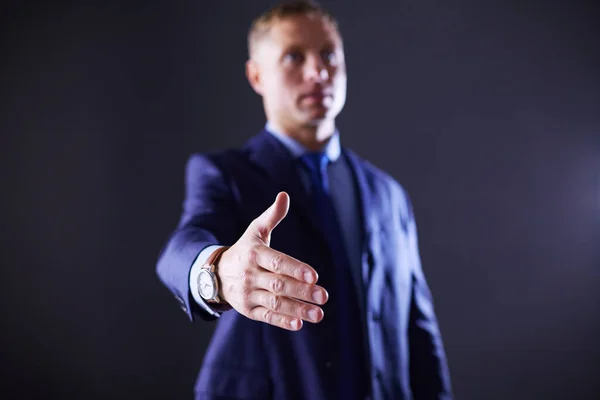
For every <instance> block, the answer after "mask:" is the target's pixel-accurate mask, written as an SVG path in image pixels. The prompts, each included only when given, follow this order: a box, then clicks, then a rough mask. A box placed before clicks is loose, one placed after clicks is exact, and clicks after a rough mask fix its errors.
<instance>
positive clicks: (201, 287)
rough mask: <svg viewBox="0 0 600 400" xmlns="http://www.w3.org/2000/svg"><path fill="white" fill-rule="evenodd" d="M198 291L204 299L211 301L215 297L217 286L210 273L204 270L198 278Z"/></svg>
mask: <svg viewBox="0 0 600 400" xmlns="http://www.w3.org/2000/svg"><path fill="white" fill-rule="evenodd" d="M198 291H199V292H200V296H202V298H203V299H207V300H210V299H212V298H213V297H214V296H215V285H214V282H213V278H212V276H211V274H210V272H208V271H206V270H203V271H200V276H199V277H198Z"/></svg>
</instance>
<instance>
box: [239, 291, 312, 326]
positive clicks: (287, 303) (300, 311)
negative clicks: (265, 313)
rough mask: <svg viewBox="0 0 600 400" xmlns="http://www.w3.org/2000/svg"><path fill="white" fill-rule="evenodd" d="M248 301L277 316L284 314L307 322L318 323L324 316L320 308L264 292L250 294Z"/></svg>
mask: <svg viewBox="0 0 600 400" xmlns="http://www.w3.org/2000/svg"><path fill="white" fill-rule="evenodd" d="M250 301H251V302H252V304H256V305H258V306H263V307H265V308H268V309H269V310H271V311H274V312H275V313H277V314H284V315H287V316H290V317H292V318H300V319H303V320H305V321H309V322H319V321H321V320H322V319H323V315H324V313H323V310H322V309H321V308H320V307H317V306H314V305H311V304H307V303H304V302H302V301H299V300H295V299H291V298H289V297H284V296H278V295H276V294H273V293H271V292H269V291H266V290H255V291H254V292H252V295H251V296H250Z"/></svg>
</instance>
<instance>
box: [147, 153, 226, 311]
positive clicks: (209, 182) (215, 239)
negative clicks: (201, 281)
mask: <svg viewBox="0 0 600 400" xmlns="http://www.w3.org/2000/svg"><path fill="white" fill-rule="evenodd" d="M235 209H236V205H235V199H234V197H233V194H232V192H231V190H230V188H229V186H228V185H227V180H226V178H225V176H224V175H223V173H222V172H221V171H220V170H219V168H217V166H216V165H215V163H214V162H212V161H210V160H209V159H208V158H207V157H205V156H200V155H193V156H192V157H190V159H189V160H188V163H187V166H186V172H185V200H184V203H183V211H182V214H181V218H180V220H179V223H178V225H177V228H176V229H175V231H174V232H173V234H172V235H171V237H170V238H169V239H168V241H167V243H166V245H165V246H164V248H163V250H162V252H161V254H160V256H159V258H158V262H157V266H156V271H157V274H158V276H159V279H160V280H161V282H162V283H163V284H164V285H165V286H166V287H167V288H168V289H169V290H170V291H171V292H172V293H173V295H174V296H175V298H176V299H177V301H178V302H179V304H180V307H181V308H182V310H183V311H184V312H185V313H186V314H187V315H188V317H189V318H190V320H192V321H193V320H194V316H200V317H201V318H202V319H203V320H207V321H210V320H214V319H216V318H217V317H218V315H219V313H217V312H215V311H213V310H211V309H210V307H208V305H206V304H205V303H204V302H201V303H198V302H196V301H195V300H194V297H193V296H194V295H193V294H192V291H191V290H190V283H191V281H193V278H194V277H193V276H192V275H191V274H190V272H191V269H192V266H193V265H194V264H196V265H201V263H202V261H203V259H206V257H208V255H209V253H210V252H211V248H208V247H209V246H211V245H215V244H221V243H233V242H234V241H235V240H236V235H237V234H238V227H237V221H236V219H235ZM202 250H207V251H205V252H203V253H202V254H201V252H202ZM199 255H200V256H199ZM195 262H196V263H195ZM196 268H197V267H196Z"/></svg>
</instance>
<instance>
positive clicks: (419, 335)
mask: <svg viewBox="0 0 600 400" xmlns="http://www.w3.org/2000/svg"><path fill="white" fill-rule="evenodd" d="M409 210H410V212H409V214H410V216H409V219H408V220H409V222H408V232H409V235H410V237H411V243H412V251H411V252H412V254H413V271H412V292H411V306H410V320H409V329H408V336H409V346H410V383H411V388H412V391H413V396H414V399H415V400H430V399H431V400H434V399H435V400H450V399H452V398H453V394H452V388H451V383H450V373H449V369H448V363H447V359H446V354H445V351H444V345H443V342H442V336H441V333H440V329H439V326H438V321H437V317H436V315H435V310H434V304H433V297H432V294H431V291H430V289H429V286H428V284H427V280H426V278H425V275H424V273H423V269H422V266H421V260H420V256H419V251H418V245H417V232H416V224H415V221H414V218H413V215H412V208H411V207H410V206H409Z"/></svg>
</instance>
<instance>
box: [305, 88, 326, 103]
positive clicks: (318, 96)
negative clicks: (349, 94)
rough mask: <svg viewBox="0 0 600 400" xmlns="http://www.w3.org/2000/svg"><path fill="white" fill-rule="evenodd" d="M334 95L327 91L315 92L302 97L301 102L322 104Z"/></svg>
mask: <svg viewBox="0 0 600 400" xmlns="http://www.w3.org/2000/svg"><path fill="white" fill-rule="evenodd" d="M331 97H332V94H331V92H328V91H325V90H315V91H312V92H308V93H305V94H303V95H301V96H300V100H302V101H304V100H306V101H308V102H311V103H317V102H318V103H320V102H322V101H323V100H325V99H327V98H331Z"/></svg>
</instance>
